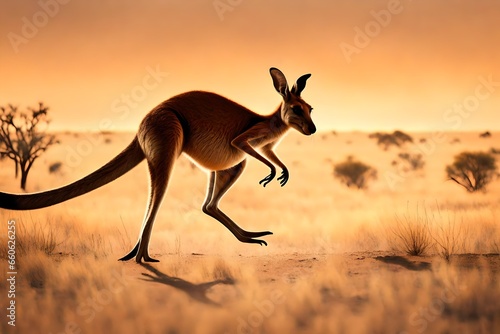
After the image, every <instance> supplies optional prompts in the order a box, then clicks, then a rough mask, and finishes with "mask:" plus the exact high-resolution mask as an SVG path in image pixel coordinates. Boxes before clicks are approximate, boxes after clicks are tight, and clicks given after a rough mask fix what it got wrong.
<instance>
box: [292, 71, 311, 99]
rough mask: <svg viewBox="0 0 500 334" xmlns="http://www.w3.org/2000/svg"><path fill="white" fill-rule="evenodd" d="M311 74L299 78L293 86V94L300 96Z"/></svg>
mask: <svg viewBox="0 0 500 334" xmlns="http://www.w3.org/2000/svg"><path fill="white" fill-rule="evenodd" d="M310 76H311V74H304V75H303V76H301V77H300V78H298V79H297V82H296V83H295V84H294V85H293V87H292V94H293V95H296V96H300V93H302V91H303V90H304V88H306V81H307V79H309V77H310Z"/></svg>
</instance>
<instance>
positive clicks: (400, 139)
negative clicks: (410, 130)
mask: <svg viewBox="0 0 500 334" xmlns="http://www.w3.org/2000/svg"><path fill="white" fill-rule="evenodd" d="M369 138H375V139H377V144H378V145H380V146H382V147H383V149H384V150H385V151H387V149H388V148H389V147H390V146H391V145H394V146H397V147H400V146H402V145H403V144H405V143H407V142H409V143H412V142H413V138H412V137H411V136H410V135H408V134H406V133H404V132H402V131H399V130H396V131H394V132H393V133H383V132H375V133H372V134H370V135H369Z"/></svg>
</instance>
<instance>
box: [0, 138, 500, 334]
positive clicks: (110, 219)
mask: <svg viewBox="0 0 500 334" xmlns="http://www.w3.org/2000/svg"><path fill="white" fill-rule="evenodd" d="M410 134H411V136H412V137H413V139H414V143H411V144H406V145H405V146H402V147H395V146H393V147H390V148H388V149H387V150H384V149H383V148H381V147H380V146H378V145H377V143H376V141H375V140H374V139H373V138H369V136H368V133H362V132H349V133H342V132H341V133H334V132H324V133H318V134H315V135H313V136H311V137H304V136H301V135H299V134H297V133H293V132H290V133H289V134H288V135H287V137H286V138H285V139H284V140H283V141H282V143H281V144H280V146H279V147H278V148H277V150H276V151H277V153H278V156H279V157H280V158H281V159H282V161H284V162H285V164H286V165H287V166H288V168H289V170H290V180H289V183H288V184H286V185H285V186H284V187H283V188H281V187H280V186H279V183H278V182H276V181H273V182H272V183H271V184H269V185H268V186H267V187H266V188H263V187H261V186H260V185H259V184H258V181H259V180H261V179H262V178H264V177H265V176H266V175H267V174H268V169H267V167H266V166H264V165H262V164H260V163H259V162H257V161H252V159H249V164H248V166H247V169H246V171H245V173H244V174H243V176H242V177H241V179H240V180H239V181H238V182H237V183H236V185H235V186H234V187H233V188H232V189H231V190H230V191H229V192H228V193H227V194H226V196H225V197H224V198H223V200H222V202H221V208H222V210H223V211H225V212H226V214H227V215H229V216H230V217H231V218H233V219H234V221H236V222H237V223H238V224H239V225H240V226H241V227H243V228H244V229H247V230H251V231H261V230H270V231H272V232H273V233H274V234H273V235H270V236H266V237H264V238H263V239H264V240H266V241H267V242H268V246H267V247H264V246H259V245H255V244H242V243H240V242H238V241H237V240H236V238H234V237H233V236H232V234H231V233H230V232H229V231H228V230H226V229H225V228H224V227H223V226H222V225H221V224H220V223H218V222H217V221H215V220H213V219H212V218H210V217H208V216H206V215H204V214H203V213H202V212H201V210H200V207H201V204H202V203H203V200H204V196H205V189H206V184H207V175H206V173H205V172H204V171H201V170H200V169H198V168H197V167H196V166H194V165H193V164H192V163H191V162H190V161H189V160H188V159H187V158H186V157H184V156H182V157H181V158H180V159H179V161H178V163H177V165H176V168H175V171H174V174H173V177H172V179H171V182H170V185H169V189H168V192H167V195H166V197H165V200H164V203H163V206H162V208H161V210H160V213H159V215H158V217H157V221H156V224H155V227H154V230H153V236H152V241H151V247H150V251H151V254H152V255H153V257H156V258H158V259H159V260H160V261H161V262H159V263H152V264H141V265H140V264H137V263H135V262H133V261H129V262H119V261H117V259H118V258H119V257H121V256H123V255H124V254H125V253H126V252H128V251H129V250H130V248H131V247H132V246H133V245H134V243H135V241H136V237H137V236H138V233H139V229H140V226H141V223H142V218H143V215H144V210H145V206H146V202H147V192H148V173H147V170H146V165H145V163H142V164H141V165H140V166H138V167H136V168H135V169H134V170H132V171H131V172H129V173H128V174H126V175H124V176H123V177H121V178H120V179H118V180H116V181H115V182H113V183H111V184H108V185H106V186H104V187H102V188H100V189H97V190H95V191H93V192H91V193H89V194H86V195H83V196H81V197H79V198H76V199H73V200H70V201H67V202H64V203H61V204H59V205H56V206H53V207H50V208H45V209H40V210H35V211H27V212H17V211H7V210H0V220H1V221H2V226H3V227H2V231H3V232H2V234H1V240H0V242H1V247H0V252H1V256H2V258H5V257H6V254H7V248H6V247H7V238H6V233H4V231H6V226H7V225H6V224H7V222H8V221H9V220H14V221H15V225H16V254H17V257H16V269H17V275H16V297H15V302H16V326H15V327H12V326H10V325H8V319H7V318H6V317H5V315H4V314H2V321H1V324H0V329H1V332H2V333H54V334H55V333H498V332H500V303H499V301H500V282H499V280H498V275H499V270H500V256H499V253H500V196H499V195H500V180H498V179H497V180H494V181H493V182H492V183H491V184H490V185H489V186H488V188H487V191H486V192H479V193H468V192H467V191H465V189H463V188H462V187H460V186H459V185H457V184H456V183H454V182H453V181H451V180H447V179H446V174H445V167H446V165H448V164H451V163H452V162H453V157H454V156H455V155H456V154H458V153H460V152H463V151H490V149H492V148H494V149H497V150H498V149H500V141H499V140H498V138H499V136H500V133H493V134H492V136H491V137H490V138H480V137H479V132H464V133H458V132H457V133H444V134H440V135H437V134H431V133H410ZM132 138H133V134H132V133H100V134H85V133H64V134H60V135H59V139H60V140H61V144H59V145H57V146H54V147H52V148H50V149H49V150H48V151H47V154H46V155H44V156H42V157H41V158H40V159H39V160H38V161H37V162H36V163H35V166H34V168H33V170H32V172H31V173H30V175H29V178H28V191H29V192H33V191H43V190H47V189H50V188H54V187H59V186H62V185H65V184H67V183H70V182H72V181H74V180H76V179H78V178H81V177H83V176H85V175H87V174H88V173H90V172H92V171H93V170H95V169H97V168H98V167H100V166H102V165H103V164H104V163H106V162H107V161H108V160H109V159H111V158H112V157H114V156H115V155H116V154H118V153H119V152H120V151H121V150H122V149H123V148H124V147H125V146H126V145H127V144H128V142H129V141H130V140H131V139H132ZM402 152H410V153H419V154H422V159H423V160H424V161H425V165H424V167H423V169H421V170H418V171H408V170H406V169H405V168H403V167H401V166H402V165H401V164H400V163H396V162H394V161H397V160H398V154H399V153H402ZM347 156H353V157H354V158H356V159H357V160H360V161H363V162H364V163H366V164H369V165H371V166H373V167H374V168H375V169H376V170H377V179H376V180H373V181H372V182H370V183H368V186H367V188H366V189H363V190H360V189H353V188H348V187H346V186H345V185H343V184H341V183H340V182H339V180H338V179H336V178H335V177H334V175H333V166H334V164H336V163H338V162H341V161H344V160H345V159H346V157H347ZM496 157H497V160H498V155H496ZM56 162H60V163H61V167H59V168H56V169H55V171H54V168H53V170H52V172H49V168H50V166H51V165H53V164H54V163H56ZM13 176H14V168H13V165H12V163H11V162H10V161H7V160H3V161H0V189H1V190H2V191H6V192H16V193H17V192H20V190H19V185H18V182H19V181H18V180H16V179H14V177H13ZM411 228H413V229H417V230H418V229H419V228H420V230H419V231H423V232H421V233H424V234H425V235H426V236H428V238H429V240H428V243H429V246H428V248H427V249H426V251H425V252H424V254H423V255H422V256H411V255H408V254H407V253H406V252H405V248H404V244H403V240H402V239H401V238H400V237H398V235H401V233H398V231H403V232H404V233H406V235H408V233H409V232H405V231H407V230H408V229H410V230H412V229H411ZM404 233H403V234H404ZM0 267H1V271H0V292H1V297H0V306H1V309H2V310H3V311H2V313H6V312H7V311H6V308H7V306H8V304H7V303H8V302H9V299H8V298H7V290H8V284H7V283H8V282H7V278H8V277H9V276H8V274H7V272H8V268H7V263H6V261H2V263H1V265H0ZM6 319H7V320H6Z"/></svg>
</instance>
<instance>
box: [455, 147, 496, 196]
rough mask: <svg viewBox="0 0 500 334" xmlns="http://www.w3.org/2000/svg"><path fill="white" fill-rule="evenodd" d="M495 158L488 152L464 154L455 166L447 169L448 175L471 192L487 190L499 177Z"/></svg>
mask: <svg viewBox="0 0 500 334" xmlns="http://www.w3.org/2000/svg"><path fill="white" fill-rule="evenodd" d="M496 170H497V166H496V161H495V157H494V156H493V155H492V154H491V153H487V152H462V153H460V154H458V155H457V156H455V161H454V162H453V164H451V165H448V166H447V167H446V175H447V176H448V177H449V178H450V179H451V180H453V181H455V182H456V183H458V184H459V185H461V186H462V187H464V188H465V189H467V191H469V192H475V191H479V190H483V191H484V190H485V189H486V185H487V184H488V183H490V182H491V180H492V179H493V178H494V177H495V176H497V173H496Z"/></svg>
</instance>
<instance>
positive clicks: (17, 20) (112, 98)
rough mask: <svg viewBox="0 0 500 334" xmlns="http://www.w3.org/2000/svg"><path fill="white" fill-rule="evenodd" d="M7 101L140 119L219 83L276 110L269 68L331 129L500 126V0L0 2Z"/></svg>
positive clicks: (102, 118) (128, 121) (106, 118)
mask: <svg viewBox="0 0 500 334" xmlns="http://www.w3.org/2000/svg"><path fill="white" fill-rule="evenodd" d="M0 13H1V14H0V15H1V20H0V27H1V34H2V39H1V42H0V57H1V62H0V66H1V67H0V74H1V81H0V105H6V104H8V103H13V104H15V105H19V106H22V107H24V106H28V105H31V106H34V105H36V104H37V102H38V101H43V102H45V103H46V104H47V105H48V106H49V107H50V108H51V112H50V116H51V118H52V120H53V122H52V129H55V130H66V129H68V130H90V131H99V130H107V129H109V128H110V127H112V128H113V129H115V130H135V129H136V128H137V126H138V124H139V122H140V120H141V119H142V117H143V116H144V115H145V114H146V113H147V112H148V111H149V110H150V109H151V108H152V107H154V106H155V105H156V104H158V103H159V102H161V101H163V100H165V99H167V98H169V97H170V96H173V95H175V94H177V93H181V92H184V91H188V90H193V89H202V90H210V91H214V92H217V93H219V94H221V95H224V96H226V97H229V98H231V99H233V100H235V101H237V102H239V103H241V104H243V105H245V106H247V107H249V108H250V109H252V110H254V111H256V112H258V113H262V114H268V113H270V112H272V111H273V109H274V108H275V107H276V106H277V105H278V104H279V102H280V96H279V95H278V94H277V93H276V92H275V91H274V88H273V86H272V81H271V78H270V76H269V72H268V70H269V67H272V66H275V67H278V68H280V69H281V70H282V71H283V72H284V73H285V75H286V76H287V78H288V80H289V82H290V83H293V82H294V81H295V79H296V78H297V77H298V76H300V75H302V74H305V73H312V77H311V78H310V79H309V81H308V85H307V87H306V89H305V91H304V92H303V94H302V95H303V97H304V98H305V99H306V101H307V102H308V103H310V104H311V105H312V106H313V107H314V115H313V119H314V120H315V122H316V124H317V126H318V128H319V129H320V130H326V129H335V130H368V131H372V130H393V129H396V128H398V129H403V130H421V131H431V130H436V129H443V130H486V129H489V130H499V129H500V122H499V120H500V117H499V116H500V66H499V65H500V23H498V22H500V21H499V19H498V18H499V17H500V1H494V0H475V1H465V0H464V1H458V0H450V1H438V0H414V1H411V0H401V1H395V0H389V1H386V0H384V1H382V0H380V1H379V0H366V1H361V0H359V1H355V0H330V1H326V0H325V1H319V0H317V1H307V2H305V1H295V0H293V1H290V0H288V1H284V0H279V1H249V0H220V1H219V0H216V1H214V0H196V1H181V0H169V1H167V0H163V1H160V0H148V1H142V2H139V1H135V0H104V1H103V0H100V1H97V0H86V1H81V0H69V1H68V0H59V1H58V0H39V1H2V3H1V4H0Z"/></svg>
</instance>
